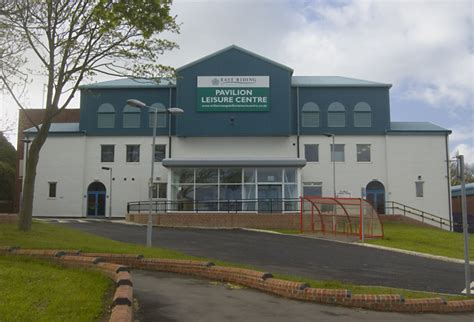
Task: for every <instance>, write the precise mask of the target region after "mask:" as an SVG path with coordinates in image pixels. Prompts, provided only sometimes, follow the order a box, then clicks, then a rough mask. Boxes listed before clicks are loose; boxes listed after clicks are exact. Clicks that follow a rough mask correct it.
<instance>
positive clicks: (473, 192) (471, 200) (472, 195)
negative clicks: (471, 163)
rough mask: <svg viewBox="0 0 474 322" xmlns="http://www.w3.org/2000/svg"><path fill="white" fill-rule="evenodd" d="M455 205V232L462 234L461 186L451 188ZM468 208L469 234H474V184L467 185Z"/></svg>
mask: <svg viewBox="0 0 474 322" xmlns="http://www.w3.org/2000/svg"><path fill="white" fill-rule="evenodd" d="M451 196H452V205H453V230H454V231H458V232H462V203H461V186H460V185H458V186H453V187H451ZM466 206H467V209H466V211H467V216H468V223H469V232H470V233H473V232H474V183H466Z"/></svg>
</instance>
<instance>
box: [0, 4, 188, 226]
mask: <svg viewBox="0 0 474 322" xmlns="http://www.w3.org/2000/svg"><path fill="white" fill-rule="evenodd" d="M1 2H3V3H1ZM171 3H172V0H128V1H124V0H0V4H1V5H3V6H0V7H2V9H0V28H2V32H0V37H2V38H1V43H0V46H1V49H0V53H1V52H4V53H5V54H3V56H0V59H3V62H2V63H0V66H1V67H2V70H1V75H0V82H1V83H2V86H3V87H4V89H5V90H6V91H7V92H8V93H9V94H10V95H11V96H12V97H13V99H14V100H15V102H16V103H17V105H18V106H20V108H22V109H24V106H23V105H22V104H21V102H20V99H19V97H18V88H20V87H21V86H18V85H20V84H24V83H25V82H26V81H28V75H29V74H30V72H29V71H24V70H22V69H21V68H19V66H21V62H22V59H24V58H23V57H25V53H26V52H28V53H31V54H32V55H33V56H34V57H35V59H37V60H38V61H39V62H40V65H41V68H40V70H39V71H38V72H39V73H41V74H43V75H45V76H46V77H47V85H46V98H45V100H46V102H45V109H46V111H45V113H44V117H43V119H42V121H41V125H39V124H35V127H36V129H37V135H36V136H35V137H34V139H33V141H32V142H31V144H30V149H29V155H28V162H27V165H26V173H25V179H24V191H23V201H22V207H21V211H20V214H19V229H20V230H24V231H27V230H29V229H30V228H31V217H32V207H33V197H34V184H35V178H36V166H37V164H38V160H39V154H40V151H41V148H42V146H43V144H44V142H45V140H46V138H47V135H48V131H49V128H50V126H51V122H52V118H53V117H54V116H55V115H57V114H58V113H60V112H61V111H62V110H63V109H64V108H66V106H67V105H68V104H69V102H70V101H71V99H72V98H73V97H74V95H75V94H76V92H77V90H78V86H79V84H80V83H81V82H82V81H83V80H84V79H85V78H87V77H91V76H93V75H95V74H97V73H103V74H107V75H113V76H126V77H139V78H154V79H156V78H159V77H169V76H171V75H172V72H173V70H172V69H171V68H170V67H167V66H163V65H160V64H158V63H157V60H158V57H159V56H160V55H161V54H162V53H163V52H164V51H166V50H171V49H174V48H176V47H177V44H176V43H174V42H172V41H168V40H164V39H160V38H158V37H157V36H158V35H159V34H160V33H162V32H178V31H179V26H178V25H177V24H176V21H175V17H172V16H170V6H171ZM5 31H6V32H5ZM12 39H14V40H12ZM15 42H18V44H15ZM9 45H11V46H13V47H12V49H8V48H7V47H6V46H9ZM19 70H21V72H18V71H19Z"/></svg>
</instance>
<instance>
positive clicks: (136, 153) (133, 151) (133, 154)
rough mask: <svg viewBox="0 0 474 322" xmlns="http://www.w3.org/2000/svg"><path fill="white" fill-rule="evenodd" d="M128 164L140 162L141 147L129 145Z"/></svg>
mask: <svg viewBox="0 0 474 322" xmlns="http://www.w3.org/2000/svg"><path fill="white" fill-rule="evenodd" d="M126 160H127V162H140V146H139V145H127V158H126Z"/></svg>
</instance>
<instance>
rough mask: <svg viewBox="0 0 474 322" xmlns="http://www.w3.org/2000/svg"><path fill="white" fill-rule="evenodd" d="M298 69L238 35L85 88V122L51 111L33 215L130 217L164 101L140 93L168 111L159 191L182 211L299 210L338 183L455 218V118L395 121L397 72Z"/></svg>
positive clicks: (141, 194) (356, 192) (376, 199)
mask: <svg viewBox="0 0 474 322" xmlns="http://www.w3.org/2000/svg"><path fill="white" fill-rule="evenodd" d="M292 74H293V70H292V69H291V68H289V67H287V66H284V65H282V64H279V63H276V62H274V61H271V60H269V59H267V58H265V57H262V56H259V55H257V54H255V53H252V52H249V51H247V50H245V49H242V48H240V47H237V46H230V47H227V48H224V49H222V50H220V51H218V52H215V53H213V54H211V55H208V56H206V57H204V58H201V59H199V60H197V61H194V62H192V63H190V64H187V65H185V66H183V67H180V68H178V69H177V75H178V76H177V78H176V79H163V80H161V81H160V82H159V83H157V82H153V81H148V80H132V79H118V80H113V81H107V82H102V83H95V84H90V85H84V86H82V87H81V102H80V121H79V122H78V123H54V124H53V125H52V126H51V130H50V134H49V137H48V139H47V141H46V143H45V145H44V147H43V150H42V151H41V155H40V161H39V164H38V171H37V178H36V185H35V199H34V207H33V208H34V210H33V212H34V215H35V216H68V217H86V216H112V217H124V216H125V215H126V213H127V204H129V203H130V202H132V201H145V200H147V199H148V187H149V184H148V183H149V177H150V174H149V173H150V165H151V164H150V163H151V158H152V151H151V150H152V149H151V142H152V138H151V137H152V133H153V117H154V112H153V111H154V109H140V108H136V107H134V106H131V105H128V104H127V103H126V102H127V100H129V99H137V100H140V101H142V102H145V103H146V104H147V105H149V106H151V107H153V108H157V109H158V113H157V123H156V125H157V126H156V133H157V138H156V148H155V153H154V161H155V173H154V180H153V186H154V190H153V198H154V199H156V200H158V201H168V203H169V204H174V205H175V208H173V210H175V211H183V212H196V211H199V212H216V213H218V212H228V211H229V202H230V201H236V205H238V206H234V208H232V210H233V211H241V212H261V211H267V210H268V207H269V206H270V207H272V210H274V208H275V207H277V209H278V210H279V211H281V212H291V211H293V212H295V211H297V210H298V209H297V208H298V203H297V202H289V200H297V198H299V197H300V196H303V195H311V196H317V195H322V196H329V197H333V196H334V194H336V195H337V196H338V197H355V198H360V197H364V198H366V199H367V200H369V201H370V202H371V203H372V204H373V205H374V207H375V208H376V209H377V210H378V211H379V212H381V213H383V212H384V210H385V202H386V201H387V200H390V201H396V202H400V203H402V204H406V205H409V206H411V207H414V208H417V209H422V210H423V211H426V212H430V213H433V214H436V215H439V216H441V217H444V218H446V219H449V218H450V212H451V210H450V207H451V206H450V187H449V169H448V162H447V160H448V136H449V134H450V133H451V131H450V130H448V129H444V128H441V127H439V126H437V125H434V124H431V123H428V122H391V120H390V98H389V90H390V87H391V85H389V84H382V83H377V82H371V81H365V80H358V79H351V78H346V77H336V76H293V75H292ZM170 107H179V108H180V109H182V110H183V111H184V112H183V113H181V114H180V115H173V114H171V113H169V111H170V110H168V108H170ZM24 134H25V135H26V136H30V137H31V136H34V135H35V130H34V128H32V129H29V130H27V131H25V132H24ZM103 168H105V169H103ZM20 172H21V171H20ZM111 190H112V193H111ZM111 199H112V200H111ZM246 200H248V201H255V202H247V203H246V202H245V201H246ZM268 200H272V202H271V203H270V204H269V203H268V202H266V203H264V201H268ZM237 202H238V203H237Z"/></svg>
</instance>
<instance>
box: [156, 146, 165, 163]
mask: <svg viewBox="0 0 474 322" xmlns="http://www.w3.org/2000/svg"><path fill="white" fill-rule="evenodd" d="M164 158H166V145H165V144H157V145H155V162H161V161H163V159H164Z"/></svg>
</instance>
